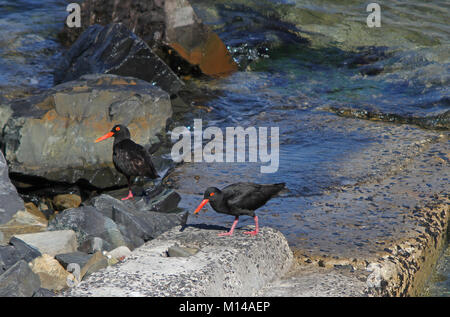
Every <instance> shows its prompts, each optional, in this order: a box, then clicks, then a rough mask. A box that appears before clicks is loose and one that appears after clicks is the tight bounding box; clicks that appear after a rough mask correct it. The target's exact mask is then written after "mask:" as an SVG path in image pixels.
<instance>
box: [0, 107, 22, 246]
mask: <svg viewBox="0 0 450 317" xmlns="http://www.w3.org/2000/svg"><path fill="white" fill-rule="evenodd" d="M0 114H1V110H0ZM0 120H2V119H0ZM19 210H25V207H24V203H23V200H22V198H20V196H19V194H18V193H17V190H16V188H15V187H14V185H13V184H12V183H11V180H10V179H9V176H8V165H7V164H6V160H5V157H4V156H3V153H2V151H0V224H4V223H6V222H8V221H9V220H11V218H12V217H13V215H14V214H15V213H16V212H17V211H19ZM1 240H2V237H0V241H1Z"/></svg>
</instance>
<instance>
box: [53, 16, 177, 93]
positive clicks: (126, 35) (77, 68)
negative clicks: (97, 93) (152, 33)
mask: <svg viewBox="0 0 450 317" xmlns="http://www.w3.org/2000/svg"><path fill="white" fill-rule="evenodd" d="M95 73H107V74H115V75H120V76H130V77H135V78H139V79H142V80H145V81H147V82H149V83H151V84H154V85H156V86H158V87H160V88H162V89H163V90H165V91H166V92H168V93H169V94H174V93H177V92H178V90H180V88H182V87H183V85H184V84H183V82H182V81H181V80H180V79H179V78H178V77H177V75H175V73H174V72H173V71H172V70H171V69H170V68H169V66H167V65H166V64H165V63H164V62H163V61H162V60H161V59H160V58H159V57H158V55H156V54H155V53H153V51H152V50H151V48H150V47H149V46H148V45H147V44H146V43H145V42H144V41H143V40H142V39H140V38H139V37H138V36H136V35H135V34H133V33H132V32H131V31H130V30H128V29H127V27H126V26H125V25H123V24H120V23H119V24H109V25H107V26H101V25H93V26H90V27H89V28H87V29H86V31H84V33H83V34H81V36H80V37H79V38H78V39H77V41H76V42H75V43H74V44H73V45H72V46H71V47H70V49H69V50H68V51H67V52H66V53H65V54H64V57H63V58H62V61H61V63H60V65H59V66H58V67H57V69H56V72H55V83H56V84H59V83H62V82H67V81H71V80H75V79H78V78H79V77H81V76H82V75H85V74H95Z"/></svg>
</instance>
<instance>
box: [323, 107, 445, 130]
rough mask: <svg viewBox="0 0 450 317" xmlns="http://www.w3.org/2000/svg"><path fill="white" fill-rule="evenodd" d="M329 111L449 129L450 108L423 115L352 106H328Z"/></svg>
mask: <svg viewBox="0 0 450 317" xmlns="http://www.w3.org/2000/svg"><path fill="white" fill-rule="evenodd" d="M329 110H330V111H332V112H334V113H336V114H337V115H339V116H341V117H347V118H356V119H364V120H372V121H384V122H392V123H399V124H414V125H417V126H419V127H421V128H424V129H434V130H449V129H450V110H448V111H446V112H443V113H440V114H437V115H430V116H424V117H418V116H411V115H402V114H396V113H383V112H378V111H369V110H364V109H353V108H336V107H330V108H329Z"/></svg>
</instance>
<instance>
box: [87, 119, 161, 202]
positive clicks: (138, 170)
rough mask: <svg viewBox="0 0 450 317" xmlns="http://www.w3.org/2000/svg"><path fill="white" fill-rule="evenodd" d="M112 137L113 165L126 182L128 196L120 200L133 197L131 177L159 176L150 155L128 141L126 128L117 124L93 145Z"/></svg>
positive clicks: (128, 135)
mask: <svg viewBox="0 0 450 317" xmlns="http://www.w3.org/2000/svg"><path fill="white" fill-rule="evenodd" d="M110 137H114V146H113V163H114V166H115V167H116V169H117V170H118V171H119V172H120V173H122V174H123V175H125V176H126V178H127V180H128V189H129V192H128V196H127V197H125V198H122V200H126V199H130V198H132V197H133V193H132V191H131V177H132V176H148V177H150V178H152V179H155V178H158V177H159V175H158V173H157V172H156V169H155V167H154V166H153V162H152V159H151V157H150V154H149V153H148V152H147V151H146V150H145V149H144V147H142V146H141V145H139V144H136V143H134V142H133V141H131V139H130V131H129V130H128V128H127V127H125V126H123V125H121V124H118V125H115V126H114V127H113V128H112V130H111V131H110V132H108V133H107V134H105V135H104V136H102V137H100V138H98V139H97V140H95V143H97V142H100V141H103V140H105V139H108V138H110Z"/></svg>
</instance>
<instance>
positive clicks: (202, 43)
mask: <svg viewBox="0 0 450 317" xmlns="http://www.w3.org/2000/svg"><path fill="white" fill-rule="evenodd" d="M116 22H121V23H123V24H124V25H125V26H126V27H128V29H130V30H132V31H133V32H134V33H135V34H137V35H138V36H139V37H141V38H142V39H143V40H144V41H145V42H146V43H147V44H148V45H149V46H150V47H151V48H152V49H153V50H154V51H155V53H157V54H158V55H159V56H161V57H162V58H163V59H164V60H165V61H166V62H167V63H168V64H169V65H170V66H171V68H172V69H174V70H175V71H177V72H184V73H186V72H187V73H192V71H193V69H196V70H197V69H198V70H200V71H201V72H202V73H203V74H206V75H213V76H216V75H223V74H228V73H230V72H233V71H235V70H236V69H237V65H236V63H235V62H234V61H233V59H232V58H231V55H230V53H229V52H228V50H227V48H226V46H225V44H224V43H223V42H222V40H221V39H220V38H219V37H218V36H217V34H216V33H214V32H213V31H212V30H211V29H210V28H209V27H208V26H207V25H205V24H204V23H203V22H202V21H201V20H200V18H199V17H198V16H197V15H196V13H195V12H194V10H193V8H192V6H191V5H190V3H189V2H188V1H187V0H119V1H117V0H85V1H83V3H82V4H81V28H69V27H67V25H65V28H64V31H63V32H62V33H61V34H60V38H61V39H62V41H63V43H65V44H67V45H69V44H72V43H73V42H75V40H76V39H77V38H78V37H79V36H80V34H81V33H82V32H83V31H84V30H85V29H87V28H88V27H89V26H90V25H93V24H101V25H107V24H110V23H116ZM181 68H183V69H181Z"/></svg>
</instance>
